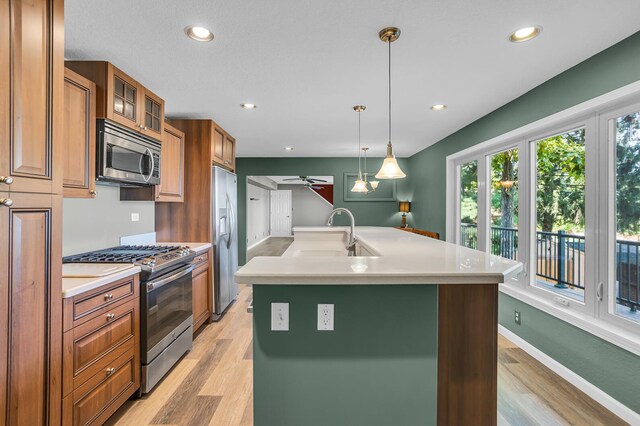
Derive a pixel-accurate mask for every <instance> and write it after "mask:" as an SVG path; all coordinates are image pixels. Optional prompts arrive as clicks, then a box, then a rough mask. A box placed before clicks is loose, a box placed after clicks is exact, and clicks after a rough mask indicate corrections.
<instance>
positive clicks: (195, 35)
mask: <svg viewBox="0 0 640 426" xmlns="http://www.w3.org/2000/svg"><path fill="white" fill-rule="evenodd" d="M184 33H185V34H186V35H187V36H188V37H189V38H190V39H192V40H195V41H211V40H213V33H212V32H211V31H209V30H208V29H206V28H204V27H196V26H193V25H190V26H188V27H187V28H185V29H184Z"/></svg>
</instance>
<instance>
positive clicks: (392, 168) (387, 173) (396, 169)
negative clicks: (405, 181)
mask: <svg viewBox="0 0 640 426" xmlns="http://www.w3.org/2000/svg"><path fill="white" fill-rule="evenodd" d="M406 176H407V175H405V174H404V172H403V171H402V169H400V166H399V165H398V160H396V156H395V155H393V148H392V146H391V142H389V144H388V145H387V157H386V158H385V159H384V161H383V162H382V167H380V171H379V172H378V173H376V179H402V178H403V177H406Z"/></svg>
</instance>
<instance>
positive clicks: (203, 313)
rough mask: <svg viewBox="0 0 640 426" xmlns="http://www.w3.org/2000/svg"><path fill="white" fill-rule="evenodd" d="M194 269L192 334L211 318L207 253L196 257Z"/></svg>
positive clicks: (210, 289)
mask: <svg viewBox="0 0 640 426" xmlns="http://www.w3.org/2000/svg"><path fill="white" fill-rule="evenodd" d="M193 263H194V265H196V269H194V271H193V280H192V288H193V290H192V292H193V331H194V333H195V332H196V330H198V329H199V328H200V327H201V326H202V325H203V324H205V323H206V322H208V321H209V318H211V310H210V309H209V299H210V294H211V291H212V289H213V288H212V287H211V275H210V273H209V271H210V266H211V260H210V257H209V251H207V252H205V253H203V254H201V255H198V256H196V258H195V260H194V261H193Z"/></svg>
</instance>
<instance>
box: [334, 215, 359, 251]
mask: <svg viewBox="0 0 640 426" xmlns="http://www.w3.org/2000/svg"><path fill="white" fill-rule="evenodd" d="M342 212H344V213H346V214H347V216H349V220H350V221H351V226H350V229H349V242H348V243H347V247H346V248H347V250H348V252H349V256H355V255H356V243H357V242H358V239H357V238H356V220H355V218H354V217H353V214H352V213H351V212H350V211H349V210H348V209H345V208H343V207H338V208H337V209H333V210H332V211H331V214H329V219H327V225H328V226H331V225H333V216H335V215H336V214H340V213H342Z"/></svg>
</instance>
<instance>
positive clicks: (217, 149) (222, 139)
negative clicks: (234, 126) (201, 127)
mask: <svg viewBox="0 0 640 426" xmlns="http://www.w3.org/2000/svg"><path fill="white" fill-rule="evenodd" d="M211 161H212V163H214V164H216V165H219V166H222V167H224V168H226V169H229V170H231V171H235V168H236V140H235V139H234V138H233V137H231V135H229V134H228V133H227V132H225V131H224V129H222V128H221V127H219V126H218V125H217V124H214V126H213V137H212V139H211Z"/></svg>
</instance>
